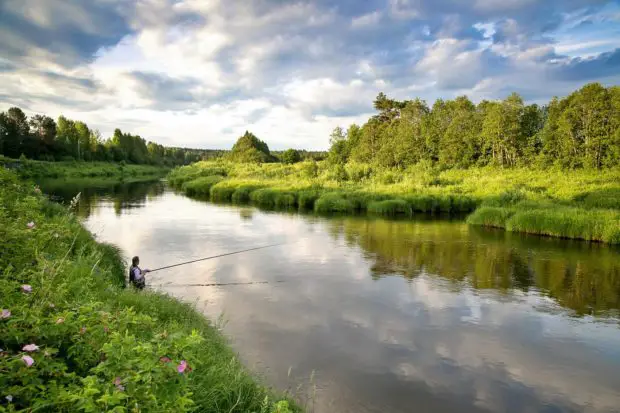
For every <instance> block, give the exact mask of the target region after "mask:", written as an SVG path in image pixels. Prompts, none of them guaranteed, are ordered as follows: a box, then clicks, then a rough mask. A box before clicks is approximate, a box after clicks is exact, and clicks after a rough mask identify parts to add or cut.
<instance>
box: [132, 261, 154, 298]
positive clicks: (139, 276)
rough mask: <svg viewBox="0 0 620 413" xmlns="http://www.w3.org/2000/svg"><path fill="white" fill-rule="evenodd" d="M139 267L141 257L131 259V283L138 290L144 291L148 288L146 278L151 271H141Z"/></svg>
mask: <svg viewBox="0 0 620 413" xmlns="http://www.w3.org/2000/svg"><path fill="white" fill-rule="evenodd" d="M139 265H140V257H133V258H132V259H131V267H129V282H130V283H131V284H133V286H134V287H136V288H137V289H139V290H142V289H143V288H144V287H145V286H146V280H145V278H144V276H145V275H146V273H148V272H150V271H149V270H147V269H144V270H143V269H141V268H140V267H139Z"/></svg>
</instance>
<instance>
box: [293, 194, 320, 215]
mask: <svg viewBox="0 0 620 413" xmlns="http://www.w3.org/2000/svg"><path fill="white" fill-rule="evenodd" d="M317 199H319V191H313V190H305V191H300V192H298V193H297V203H298V205H299V209H300V210H312V209H314V203H315V202H316V200H317Z"/></svg>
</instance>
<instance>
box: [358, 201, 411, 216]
mask: <svg viewBox="0 0 620 413" xmlns="http://www.w3.org/2000/svg"><path fill="white" fill-rule="evenodd" d="M368 212H371V213H373V214H381V215H388V216H397V215H413V212H412V210H411V206H410V205H409V204H408V203H407V201H404V200H402V199H388V200H386V201H373V202H371V203H370V204H368Z"/></svg>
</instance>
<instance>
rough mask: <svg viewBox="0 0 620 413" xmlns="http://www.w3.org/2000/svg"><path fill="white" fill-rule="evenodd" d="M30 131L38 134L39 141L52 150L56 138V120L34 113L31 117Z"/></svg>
mask: <svg viewBox="0 0 620 413" xmlns="http://www.w3.org/2000/svg"><path fill="white" fill-rule="evenodd" d="M29 123H30V133H31V134H32V135H33V136H36V138H37V139H38V141H39V142H40V143H41V145H43V146H44V147H45V148H46V150H47V151H49V152H51V149H52V147H53V146H54V140H55V139H56V122H54V119H52V118H50V117H49V116H45V115H34V116H33V117H31V118H30V122H29Z"/></svg>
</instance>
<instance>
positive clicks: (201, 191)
mask: <svg viewBox="0 0 620 413" xmlns="http://www.w3.org/2000/svg"><path fill="white" fill-rule="evenodd" d="M222 179H223V178H222V177H220V176H203V177H201V178H197V179H194V180H193V181H189V182H185V183H184V184H183V187H182V188H183V191H185V193H186V194H187V195H189V196H203V197H207V196H209V195H210V194H211V187H212V186H213V185H215V184H217V183H218V182H220V181H221V180H222Z"/></svg>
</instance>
